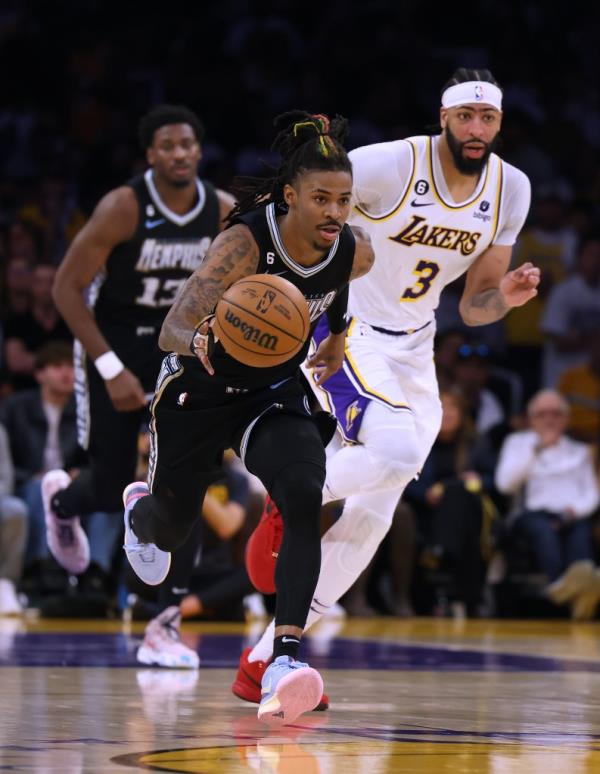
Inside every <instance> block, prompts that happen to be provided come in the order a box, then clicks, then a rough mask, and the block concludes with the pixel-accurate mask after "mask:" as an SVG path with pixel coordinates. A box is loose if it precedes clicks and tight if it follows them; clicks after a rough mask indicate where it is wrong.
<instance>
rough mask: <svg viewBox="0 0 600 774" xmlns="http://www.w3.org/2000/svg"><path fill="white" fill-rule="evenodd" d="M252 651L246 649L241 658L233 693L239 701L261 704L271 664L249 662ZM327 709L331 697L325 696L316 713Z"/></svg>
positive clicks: (232, 689)
mask: <svg viewBox="0 0 600 774" xmlns="http://www.w3.org/2000/svg"><path fill="white" fill-rule="evenodd" d="M251 650H252V648H246V649H245V650H244V652H243V653H242V655H241V656H240V665H239V668H238V671H237V675H236V676H235V680H234V681H233V683H232V685H231V691H232V693H233V694H234V696H237V697H238V699H243V700H244V701H250V702H252V703H253V704H260V698H261V697H260V688H261V685H260V682H261V680H262V676H263V675H264V673H265V670H266V668H267V667H268V666H269V662H268V661H248V656H249V654H250V651H251ZM326 709H329V697H328V696H327V695H326V694H323V695H322V696H321V701H320V702H319V703H318V704H317V706H316V707H315V708H314V712H323V711H324V710H326Z"/></svg>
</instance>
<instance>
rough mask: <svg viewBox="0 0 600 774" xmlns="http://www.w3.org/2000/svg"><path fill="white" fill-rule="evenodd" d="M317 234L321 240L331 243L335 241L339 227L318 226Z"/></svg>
mask: <svg viewBox="0 0 600 774" xmlns="http://www.w3.org/2000/svg"><path fill="white" fill-rule="evenodd" d="M319 233H320V234H321V236H322V237H323V239H327V240H328V241H330V242H333V241H334V240H335V239H337V237H338V235H339V233H340V228H339V226H319Z"/></svg>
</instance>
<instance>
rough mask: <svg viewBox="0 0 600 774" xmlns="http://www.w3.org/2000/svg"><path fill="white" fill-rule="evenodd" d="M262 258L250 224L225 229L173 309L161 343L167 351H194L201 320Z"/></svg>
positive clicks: (169, 314)
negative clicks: (193, 347)
mask: <svg viewBox="0 0 600 774" xmlns="http://www.w3.org/2000/svg"><path fill="white" fill-rule="evenodd" d="M258 258H259V253H258V246H257V244H256V242H255V241H254V237H253V236H252V234H251V233H250V229H249V228H248V227H247V226H244V225H243V224H238V225H235V226H232V227H231V228H228V229H227V230H226V231H223V232H221V233H220V234H219V235H218V236H217V237H216V239H215V240H214V242H213V243H212V245H211V246H210V248H209V250H208V252H207V253H206V258H205V259H204V261H203V263H202V265H201V266H200V268H199V269H197V270H196V271H195V272H194V273H193V274H192V276H191V277H190V278H189V279H188V280H187V282H186V283H185V285H184V286H183V290H182V291H181V293H180V294H179V296H178V297H177V299H176V300H175V303H174V304H173V306H172V307H171V309H170V310H169V313H168V314H167V316H166V318H165V321H164V323H163V326H162V329H161V331H160V338H159V340H158V345H159V347H160V348H161V349H163V350H165V352H176V353H177V354H179V355H190V354H191V352H190V344H191V343H192V338H193V336H194V333H195V332H196V328H197V326H198V324H199V323H200V322H201V321H202V319H203V318H204V317H206V316H207V315H209V314H212V312H213V311H214V308H215V306H216V305H217V301H218V300H219V299H220V298H221V296H222V295H223V293H224V292H225V291H226V290H227V288H228V287H230V285H233V283H234V282H237V281H238V280H239V279H242V277H247V276H249V275H250V274H254V273H255V272H256V268H257V266H258ZM207 328H208V326H207Z"/></svg>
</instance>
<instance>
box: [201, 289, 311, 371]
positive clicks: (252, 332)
mask: <svg viewBox="0 0 600 774" xmlns="http://www.w3.org/2000/svg"><path fill="white" fill-rule="evenodd" d="M309 329H310V320H309V314H308V305H307V303H306V300H305V298H304V296H303V295H302V293H301V292H300V291H299V290H298V288H297V287H296V286H295V285H292V283H291V282H288V280H286V279H283V277H276V276H274V275H272V274H253V275H251V276H250V277H245V278H244V279H242V280H239V281H238V282H236V283H234V284H233V285H232V286H231V287H230V288H228V289H227V290H226V291H225V293H224V294H223V295H222V296H221V298H220V299H219V302H218V303H217V307H216V310H215V322H214V327H213V332H214V334H215V336H217V337H218V338H219V340H220V342H221V344H222V346H223V348H224V350H225V351H226V352H227V354H228V355H231V357H233V358H235V359H236V360H238V361H239V362H240V363H244V364H245V365H249V366H254V367H255V368H268V367H269V366H276V365H280V364H281V363H285V362H286V361H287V360H289V359H290V358H292V357H294V355H296V354H297V353H298V352H299V351H300V349H301V348H302V346H303V344H304V342H305V341H306V338H307V336H308V333H309Z"/></svg>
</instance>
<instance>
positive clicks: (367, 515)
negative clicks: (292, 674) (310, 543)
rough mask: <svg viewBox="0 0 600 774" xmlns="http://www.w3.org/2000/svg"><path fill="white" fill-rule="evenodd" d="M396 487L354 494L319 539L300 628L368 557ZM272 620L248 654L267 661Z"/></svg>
mask: <svg viewBox="0 0 600 774" xmlns="http://www.w3.org/2000/svg"><path fill="white" fill-rule="evenodd" d="M401 494H402V492H401V491H399V490H386V491H384V492H375V493H373V492H371V493H369V494H363V495H355V496H354V497H350V498H349V499H348V500H347V501H346V505H345V506H344V510H343V512H342V515H341V516H340V518H339V519H338V520H337V521H336V522H335V524H334V525H333V526H332V527H330V529H328V530H327V532H326V533H325V535H323V539H322V540H321V573H320V575H319V582H318V583H317V588H316V589H315V594H314V597H313V601H312V603H311V607H310V611H309V613H308V618H307V620H306V626H305V627H304V631H306V630H307V629H310V627H311V626H313V624H315V623H316V622H317V621H318V620H319V619H320V618H321V617H322V616H323V615H324V613H325V612H326V611H327V610H328V608H329V607H331V605H333V604H335V603H336V602H337V601H338V600H339V599H340V598H341V597H342V596H343V595H344V594H345V593H346V591H348V589H349V588H350V586H352V584H353V583H354V582H355V581H356V579H357V578H358V576H359V575H360V574H361V572H362V571H363V570H364V569H365V567H366V566H367V565H368V564H369V562H370V561H371V559H372V557H373V555H374V554H375V551H376V550H377V547H378V546H379V544H380V543H381V541H382V540H383V538H384V537H385V535H386V534H387V532H388V530H389V528H390V525H391V523H392V519H393V515H394V511H395V509H396V505H397V504H398V500H399V499H400V495H401ZM274 634H275V622H274V621H271V623H270V624H269V626H268V627H267V628H266V630H265V632H264V633H263V635H262V637H261V638H260V640H259V641H258V642H257V643H256V645H255V646H254V648H253V649H252V651H251V652H250V654H249V656H248V660H249V661H268V660H269V659H270V658H271V656H272V655H273V637H274Z"/></svg>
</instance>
